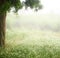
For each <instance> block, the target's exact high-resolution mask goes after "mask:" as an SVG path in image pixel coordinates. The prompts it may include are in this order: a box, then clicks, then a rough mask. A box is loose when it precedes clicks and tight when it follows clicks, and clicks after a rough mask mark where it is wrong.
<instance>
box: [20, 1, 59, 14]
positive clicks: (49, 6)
mask: <svg viewBox="0 0 60 58" xmlns="http://www.w3.org/2000/svg"><path fill="white" fill-rule="evenodd" d="M41 3H42V5H43V9H41V10H39V11H38V12H37V13H38V14H46V13H56V14H60V0H41ZM19 13H20V14H34V11H33V10H30V8H29V9H28V10H24V8H23V9H22V10H20V11H19Z"/></svg>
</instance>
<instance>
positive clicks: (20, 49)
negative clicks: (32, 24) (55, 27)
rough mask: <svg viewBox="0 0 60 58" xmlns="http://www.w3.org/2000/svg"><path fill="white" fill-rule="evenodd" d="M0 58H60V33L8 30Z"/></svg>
mask: <svg viewBox="0 0 60 58" xmlns="http://www.w3.org/2000/svg"><path fill="white" fill-rule="evenodd" d="M0 58H60V33H58V32H57V33H56V32H52V31H41V30H10V31H9V30H7V33H6V47H5V49H4V48H0Z"/></svg>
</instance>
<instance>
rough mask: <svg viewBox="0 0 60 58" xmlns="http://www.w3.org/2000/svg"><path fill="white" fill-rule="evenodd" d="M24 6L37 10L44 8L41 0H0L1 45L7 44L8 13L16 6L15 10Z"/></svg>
mask: <svg viewBox="0 0 60 58" xmlns="http://www.w3.org/2000/svg"><path fill="white" fill-rule="evenodd" d="M23 6H25V8H26V9H27V8H28V7H30V8H31V9H35V10H36V11H37V10H39V9H41V8H42V5H41V3H40V0H25V1H21V0H0V47H3V46H5V29H6V28H5V24H6V14H7V11H10V10H11V9H12V8H14V9H15V10H14V12H17V11H18V10H19V9H22V8H23Z"/></svg>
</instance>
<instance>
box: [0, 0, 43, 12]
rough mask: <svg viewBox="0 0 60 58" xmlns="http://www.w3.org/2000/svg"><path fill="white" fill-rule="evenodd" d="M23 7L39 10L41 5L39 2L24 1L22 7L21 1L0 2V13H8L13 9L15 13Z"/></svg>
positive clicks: (37, 0)
mask: <svg viewBox="0 0 60 58" xmlns="http://www.w3.org/2000/svg"><path fill="white" fill-rule="evenodd" d="M23 6H26V7H30V8H38V9H39V8H41V7H42V6H41V3H40V1H39V0H25V1H24V5H23V3H22V2H21V0H1V1H0V13H4V12H6V11H10V10H11V8H12V7H13V8H15V12H17V11H18V10H19V9H21V8H22V7H23Z"/></svg>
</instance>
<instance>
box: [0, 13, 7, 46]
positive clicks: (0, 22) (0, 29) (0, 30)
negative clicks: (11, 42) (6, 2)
mask: <svg viewBox="0 0 60 58" xmlns="http://www.w3.org/2000/svg"><path fill="white" fill-rule="evenodd" d="M5 22H6V13H3V14H0V47H4V46H5V24H6V23H5Z"/></svg>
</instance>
